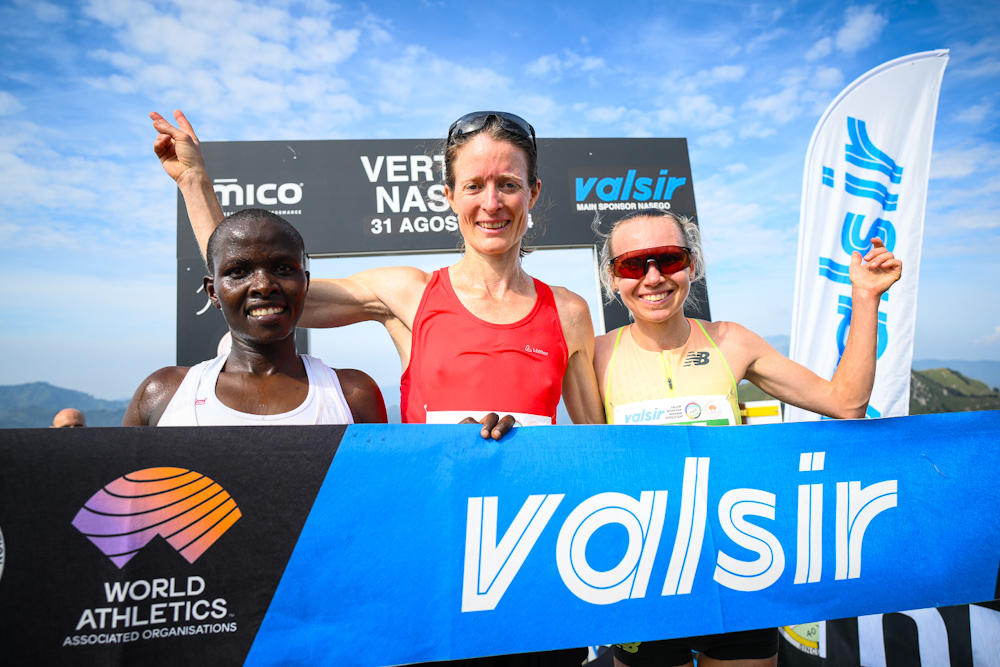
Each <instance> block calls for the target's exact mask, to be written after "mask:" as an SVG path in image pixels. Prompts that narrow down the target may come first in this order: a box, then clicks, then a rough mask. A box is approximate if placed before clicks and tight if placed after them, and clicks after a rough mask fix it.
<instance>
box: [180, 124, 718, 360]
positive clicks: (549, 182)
mask: <svg viewBox="0 0 1000 667" xmlns="http://www.w3.org/2000/svg"><path fill="white" fill-rule="evenodd" d="M202 150H203V151H204V154H205V160H206V162H207V164H208V168H209V173H210V174H211V175H212V177H213V179H214V186H215V191H216V195H217V196H218V197H219V200H220V203H221V204H222V208H223V210H224V211H225V212H226V213H227V214H230V213H233V212H235V211H238V210H241V209H243V208H250V207H259V208H265V209H268V210H271V211H274V212H275V213H277V214H278V215H281V216H283V217H285V218H287V219H288V221H289V222H291V223H292V224H293V225H295V227H296V228H297V229H298V230H299V231H300V232H301V233H302V236H303V238H304V239H305V242H306V250H307V251H308V252H309V255H310V256H312V257H317V256H337V255H391V254H406V253H419V252H440V251H449V250H454V249H455V248H456V247H457V245H458V241H459V239H460V236H459V234H458V220H457V218H456V217H455V215H454V213H453V212H452V211H451V209H450V208H449V207H448V204H447V201H446V200H445V197H444V186H443V164H444V161H443V155H442V154H441V146H440V142H435V141H433V140H413V139H396V140H372V141H367V140H366V141H360V140H359V141H290V142H285V141H263V142H231V143H229V142H227V143H221V142H220V143H211V142H207V143H204V144H203V145H202ZM538 151H539V177H540V178H541V180H542V195H541V198H540V199H539V203H538V204H537V205H536V206H535V208H534V209H533V211H532V218H531V223H530V224H531V229H530V230H529V235H531V238H530V244H531V245H533V246H536V247H542V248H566V247H587V246H593V245H594V244H595V242H596V240H597V239H596V238H595V235H594V233H593V231H592V230H591V223H592V221H593V219H594V215H595V214H599V215H600V216H601V218H602V220H604V221H606V222H610V221H614V220H616V219H617V218H619V217H621V216H623V215H625V214H626V213H628V212H630V211H634V210H637V209H640V208H646V207H657V208H665V209H669V210H672V211H674V212H676V213H679V214H682V215H688V216H695V215H696V213H697V212H696V210H695V199H694V186H693V183H692V179H691V166H690V162H689V159H688V151H687V141H686V140H685V139H542V140H539V147H538ZM401 263H405V260H401ZM204 273H205V266H204V262H203V261H202V259H201V256H200V254H199V251H198V247H197V244H196V242H195V239H194V235H193V234H192V232H191V227H190V223H189V221H188V217H187V211H186V210H185V208H184V205H183V201H181V200H180V198H178V209H177V363H178V364H179V365H183V366H189V365H192V364H195V363H198V362H199V361H203V360H204V359H208V358H211V357H214V356H215V354H216V351H215V350H216V345H217V344H218V341H219V339H220V338H221V337H222V336H223V334H225V332H226V331H227V328H226V324H225V322H224V321H223V319H222V316H221V315H220V314H219V313H218V312H216V311H215V309H214V308H211V307H210V306H208V303H207V302H208V299H207V297H206V296H205V294H204V292H203V291H201V285H202V282H201V281H202V277H203V276H204ZM695 293H696V295H698V296H700V298H701V299H700V300H701V302H702V304H703V305H702V306H701V307H700V308H699V309H697V310H694V311H690V312H689V314H690V315H693V316H696V317H702V318H704V319H710V313H709V307H708V294H707V291H706V289H705V285H704V283H699V284H698V285H697V286H696V287H695ZM604 321H605V326H606V328H607V329H608V330H610V329H612V328H615V327H618V326H621V325H622V324H625V323H626V322H627V321H628V315H627V312H626V311H625V309H624V308H623V307H622V306H620V305H619V304H618V303H617V302H614V303H612V304H610V305H609V306H606V307H605V308H604ZM304 340H305V339H304V337H303V338H300V342H301V343H304Z"/></svg>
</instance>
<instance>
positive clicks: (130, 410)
mask: <svg viewBox="0 0 1000 667" xmlns="http://www.w3.org/2000/svg"><path fill="white" fill-rule="evenodd" d="M188 370H189V369H188V368H185V367H182V366H168V367H166V368H161V369H160V370H158V371H156V372H155V373H153V374H152V375H150V376H149V377H148V378H146V379H145V380H143V382H142V384H140V385H139V388H138V389H136V390H135V394H134V395H133V396H132V400H131V401H129V404H128V407H127V408H126V409H125V417H124V418H123V419H122V426H156V424H157V423H158V422H159V421H160V417H161V416H163V411H164V410H166V409H167V404H168V403H170V399H171V398H173V397H174V394H175V393H176V392H177V388H178V387H179V386H181V382H182V381H183V380H184V377H185V376H186V375H187V372H188Z"/></svg>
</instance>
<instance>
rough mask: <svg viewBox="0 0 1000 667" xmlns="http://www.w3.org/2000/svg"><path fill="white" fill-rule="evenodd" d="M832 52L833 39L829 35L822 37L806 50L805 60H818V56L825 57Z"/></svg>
mask: <svg viewBox="0 0 1000 667" xmlns="http://www.w3.org/2000/svg"><path fill="white" fill-rule="evenodd" d="M831 53H833V40H832V39H830V38H829V37H824V38H823V39H821V40H819V41H818V42H816V43H815V44H813V46H812V48H811V49H809V50H808V51H806V60H809V61H812V60H819V59H820V58H825V57H827V56H828V55H830V54H831Z"/></svg>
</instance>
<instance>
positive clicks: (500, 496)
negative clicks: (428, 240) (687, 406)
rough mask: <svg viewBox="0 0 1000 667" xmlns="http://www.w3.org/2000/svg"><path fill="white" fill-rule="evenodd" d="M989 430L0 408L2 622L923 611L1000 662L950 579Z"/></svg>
mask: <svg viewBox="0 0 1000 667" xmlns="http://www.w3.org/2000/svg"><path fill="white" fill-rule="evenodd" d="M998 429H1000V411H994V412H979V413H961V414H949V415H924V416H916V417H900V418H890V419H879V420H856V421H824V422H819V423H799V424H775V425H760V426H745V427H740V428H706V427H694V426H676V427H662V426H562V427H547V428H540V427H524V428H519V429H516V430H515V431H514V432H513V433H511V434H509V435H508V436H506V437H505V438H504V439H503V440H501V441H500V442H493V441H484V440H483V439H482V438H481V437H480V436H479V429H478V427H477V426H461V425H454V426H434V425H423V426H421V425H396V426H392V425H365V426H346V427H345V426H286V427H235V428H196V427H190V428H185V427H181V428H173V429H140V428H132V429H126V428H114V429H112V428H105V429H100V428H93V429H12V430H2V431H0V535H2V543H0V563H2V566H3V567H2V570H0V646H2V647H3V655H4V660H5V661H7V662H9V663H10V664H18V665H21V664H44V665H74V666H76V665H91V664H93V665H98V664H99V665H125V664H143V665H176V664H190V663H199V664H201V663H204V664H215V665H243V664H247V665H272V664H302V665H307V664H308V665H314V664H350V665H400V664H408V663H414V662H421V661H437V660H449V659H456V658H466V657H475V656H485V655H498V654H510V653H521V652H528V651H543V650H549V649H560V648H571V647H582V646H593V645H598V644H610V643H630V642H637V641H649V640H654V639H664V638H670V637H684V636H691V635H701V634H708V633H717V632H724V631H731V630H740V629H747V628H760V627H782V628H783V629H784V630H785V632H786V637H787V636H791V635H792V634H794V636H796V637H799V638H801V640H802V641H801V642H799V644H800V645H799V646H798V648H792V650H794V651H796V652H797V653H799V654H800V655H801V657H803V658H806V659H810V660H811V659H815V660H817V661H822V660H829V661H830V664H838V665H841V664H866V665H869V664H882V663H879V662H878V660H875V662H871V656H873V655H875V656H876V657H877V656H879V655H885V656H886V657H885V660H884V661H883V662H885V664H903V663H901V662H899V660H898V659H896V658H890V657H889V654H888V652H887V650H886V649H881V648H879V649H878V650H876V649H875V648H873V647H875V643H873V641H874V640H873V641H869V640H868V639H866V638H871V637H875V638H876V639H879V638H880V637H881V636H882V633H884V635H885V637H886V643H885V645H886V646H888V638H889V637H890V635H891V636H909V635H907V634H906V632H905V631H904V632H902V633H900V632H899V631H898V630H897V629H896V628H897V626H898V625H899V623H900V620H899V619H903V621H905V622H911V621H910V620H907V619H915V622H916V623H917V624H918V626H919V637H920V646H921V655H932V654H935V653H934V652H935V651H937V650H936V649H931V648H929V647H930V646H931V644H930V642H931V640H932V639H933V638H934V637H939V638H940V636H942V632H943V630H942V628H943V627H945V626H946V627H947V637H948V638H950V639H953V640H954V642H953V643H952V644H951V651H952V661H951V665H952V667H958V666H959V665H962V666H964V665H972V664H974V665H975V667H984V666H986V665H990V664H993V663H991V662H989V661H983V660H982V659H981V658H980V657H976V658H975V661H974V662H973V660H972V656H973V655H974V654H975V652H976V651H979V652H980V654H981V653H982V652H983V651H984V650H985V651H987V652H988V650H989V649H988V647H987V648H986V649H984V648H983V643H982V642H983V641H984V640H985V641H987V642H988V641H992V639H991V638H993V637H995V636H996V635H995V633H994V632H992V631H991V630H990V629H989V628H993V627H995V625H996V624H995V622H994V621H993V620H991V619H992V618H993V617H992V616H991V615H992V614H994V612H993V611H992V610H991V609H990V608H988V607H983V606H972V607H962V608H955V607H949V605H968V604H970V603H974V602H984V601H988V600H993V599H995V598H996V597H997V577H998V566H1000V512H998V510H1000V499H998V496H997V494H996V491H995V479H996V470H997V469H998V465H1000V450H998V448H997V447H996V442H997V432H998ZM54 480H55V482H54ZM989 604H990V605H993V603H989ZM929 607H938V609H936V610H935V609H927V608H929ZM906 610H910V611H906ZM913 610H916V611H913ZM893 612H903V613H893ZM880 614H884V616H882V617H880V616H878V615H880ZM845 617H860V618H858V619H851V621H850V622H849V623H848V624H846V625H845V624H844V623H842V622H839V621H828V622H827V623H825V624H822V623H817V622H818V621H822V620H824V619H835V618H845ZM942 622H943V623H944V626H942ZM880 630H882V633H880V632H879V631H880ZM911 634H912V633H911ZM962 637H965V638H967V639H968V641H965V642H964V644H961V643H960V642H962V641H963V640H962ZM977 642H978V643H977ZM938 645H940V643H939V644H938ZM962 645H964V646H971V647H972V648H971V651H972V652H971V653H969V659H968V660H965V659H963V658H962V657H961V656H960V655H958V654H956V653H955V647H956V646H962ZM878 646H881V644H879V645H878ZM876 648H877V647H876ZM800 649H814V652H813V653H812V654H807V653H803V652H802V650H800ZM937 652H938V653H939V652H940V651H937ZM956 656H957V657H956ZM894 660H895V662H894ZM904 662H905V661H904ZM5 664H6V662H5ZM790 664H802V663H800V662H793V663H790ZM810 664H812V663H810ZM821 664H822V663H817V667H820V666H821ZM923 664H930V663H927V662H925V663H923Z"/></svg>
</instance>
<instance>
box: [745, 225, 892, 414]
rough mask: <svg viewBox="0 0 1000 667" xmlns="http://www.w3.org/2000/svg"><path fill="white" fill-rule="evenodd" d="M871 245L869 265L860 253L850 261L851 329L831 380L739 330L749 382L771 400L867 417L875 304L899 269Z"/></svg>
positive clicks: (876, 242)
mask: <svg viewBox="0 0 1000 667" xmlns="http://www.w3.org/2000/svg"><path fill="white" fill-rule="evenodd" d="M872 245H873V247H872V249H871V251H869V252H868V254H867V255H865V257H864V260H865V261H866V262H867V264H862V261H861V260H862V258H861V255H860V254H859V253H856V252H855V253H854V254H853V255H852V257H851V286H852V289H851V300H852V312H851V327H850V330H849V332H848V334H847V343H846V344H845V346H844V354H843V356H842V357H841V359H840V364H839V365H838V366H837V371H836V373H834V375H833V379H832V380H831V381H829V382H827V381H826V380H824V379H822V378H820V377H819V376H817V375H816V374H815V373H813V372H812V371H810V370H809V369H807V368H805V367H804V366H801V365H799V364H797V363H795V362H794V361H791V360H790V359H788V358H786V357H785V356H783V355H781V354H780V353H778V352H777V351H776V350H775V349H774V348H773V347H771V346H770V345H768V344H767V343H766V342H765V341H764V340H763V339H761V338H760V337H759V336H757V335H756V334H753V333H751V332H749V331H747V330H746V329H742V327H740V329H742V332H740V333H739V335H740V336H745V337H746V340H745V342H746V344H747V346H748V347H749V348H750V349H751V350H753V355H754V356H753V361H751V363H750V364H749V366H748V367H747V371H746V378H747V379H748V380H750V381H751V382H753V383H754V384H755V385H757V386H758V387H760V388H761V389H763V390H764V391H766V392H767V393H769V394H771V395H772V396H774V397H775V398H778V399H781V400H782V401H785V402H786V403H791V404H792V405H795V406H798V407H800V408H804V409H806V410H809V411H811V412H818V413H820V414H824V415H827V416H829V417H838V418H860V417H864V416H865V410H866V409H867V407H868V400H869V398H871V393H872V387H873V386H874V385H875V360H876V356H877V355H876V352H877V348H878V306H879V301H880V298H881V296H882V293H883V292H885V291H886V290H887V289H889V287H890V286H891V285H892V284H893V283H895V282H896V281H897V280H899V277H900V275H901V273H902V266H903V265H902V262H900V260H898V259H896V258H895V257H893V255H892V253H891V252H889V251H888V250H886V248H885V246H884V245H883V244H882V241H881V240H880V239H878V238H875V239H873V241H872Z"/></svg>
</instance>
